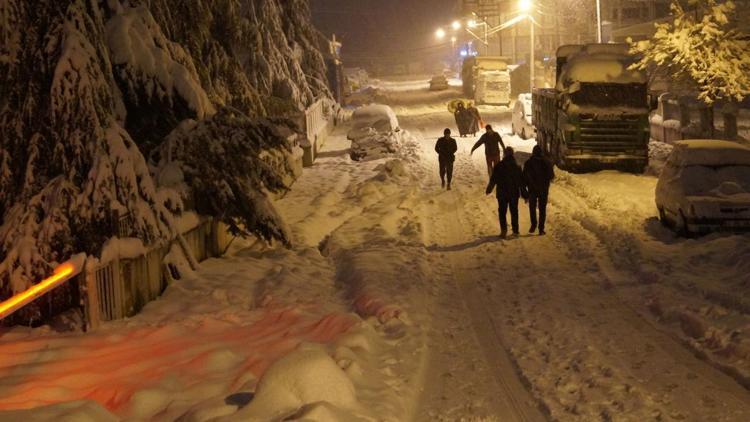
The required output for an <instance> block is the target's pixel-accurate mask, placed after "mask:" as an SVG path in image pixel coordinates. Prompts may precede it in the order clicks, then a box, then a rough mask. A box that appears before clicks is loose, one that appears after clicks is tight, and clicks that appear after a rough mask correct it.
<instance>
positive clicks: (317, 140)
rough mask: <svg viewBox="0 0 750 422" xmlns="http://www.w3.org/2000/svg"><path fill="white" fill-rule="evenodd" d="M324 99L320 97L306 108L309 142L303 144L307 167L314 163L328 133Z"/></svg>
mask: <svg viewBox="0 0 750 422" xmlns="http://www.w3.org/2000/svg"><path fill="white" fill-rule="evenodd" d="M324 105H325V104H324V101H323V99H322V98H321V99H319V100H317V101H315V102H314V103H313V104H312V105H311V106H310V107H308V108H307V109H306V110H305V135H306V136H307V142H306V143H305V144H304V145H303V147H302V148H303V149H304V156H303V158H302V162H303V164H304V165H305V166H306V167H309V166H311V165H313V162H314V161H315V158H317V155H318V151H320V148H321V147H322V146H323V143H324V142H325V137H326V136H327V135H328V130H329V122H328V119H326V114H325V110H324Z"/></svg>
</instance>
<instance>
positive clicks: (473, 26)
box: [466, 19, 477, 29]
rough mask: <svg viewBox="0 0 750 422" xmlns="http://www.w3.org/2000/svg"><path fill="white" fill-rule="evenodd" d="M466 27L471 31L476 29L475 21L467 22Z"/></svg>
mask: <svg viewBox="0 0 750 422" xmlns="http://www.w3.org/2000/svg"><path fill="white" fill-rule="evenodd" d="M466 25H467V26H468V27H469V28H471V29H474V28H476V27H477V21H475V20H474V19H472V20H470V21H469V22H467V23H466Z"/></svg>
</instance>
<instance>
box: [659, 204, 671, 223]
mask: <svg viewBox="0 0 750 422" xmlns="http://www.w3.org/2000/svg"><path fill="white" fill-rule="evenodd" d="M659 222H660V223H661V225H662V226H664V227H669V221H667V213H666V212H664V207H659Z"/></svg>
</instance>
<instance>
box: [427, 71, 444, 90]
mask: <svg viewBox="0 0 750 422" xmlns="http://www.w3.org/2000/svg"><path fill="white" fill-rule="evenodd" d="M446 89H448V79H446V77H445V76H443V75H438V76H433V77H432V79H430V91H445V90H446Z"/></svg>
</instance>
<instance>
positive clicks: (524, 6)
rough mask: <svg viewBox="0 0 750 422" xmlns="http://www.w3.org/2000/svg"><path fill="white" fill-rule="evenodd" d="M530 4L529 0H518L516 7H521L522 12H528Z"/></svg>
mask: <svg viewBox="0 0 750 422" xmlns="http://www.w3.org/2000/svg"><path fill="white" fill-rule="evenodd" d="M531 6H532V2H531V0H520V1H519V2H518V8H519V9H521V11H522V12H526V13H529V12H530V11H531Z"/></svg>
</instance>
